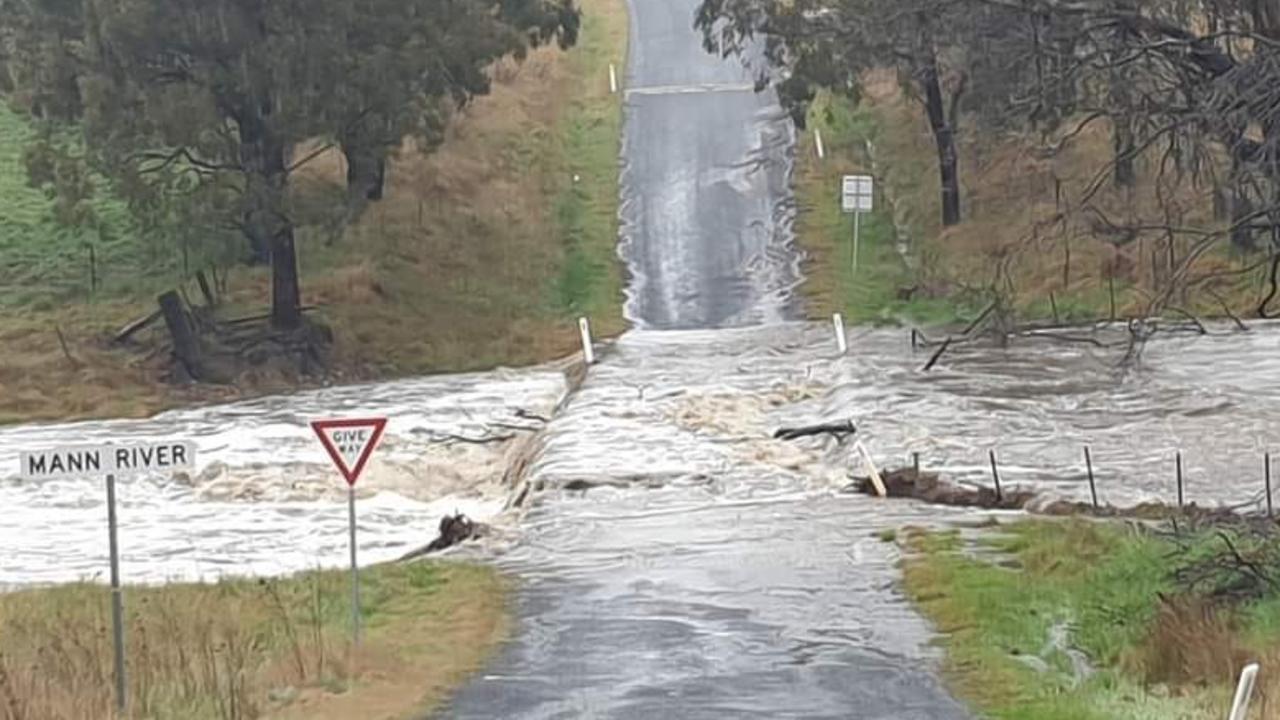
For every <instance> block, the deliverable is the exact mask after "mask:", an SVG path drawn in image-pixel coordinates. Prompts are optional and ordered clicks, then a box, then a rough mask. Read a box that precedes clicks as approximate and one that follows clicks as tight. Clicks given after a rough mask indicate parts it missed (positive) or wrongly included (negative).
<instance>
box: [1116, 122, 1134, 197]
mask: <svg viewBox="0 0 1280 720" xmlns="http://www.w3.org/2000/svg"><path fill="white" fill-rule="evenodd" d="M1111 122H1112V124H1113V126H1112V128H1111V147H1112V151H1113V152H1114V158H1115V159H1114V162H1115V174H1114V175H1113V179H1114V180H1115V184H1116V187H1122V188H1129V187H1133V186H1134V185H1136V184H1137V183H1138V171H1137V170H1136V169H1135V167H1134V159H1133V154H1134V141H1133V130H1132V129H1131V128H1130V127H1129V119H1128V118H1127V117H1118V118H1112V121H1111Z"/></svg>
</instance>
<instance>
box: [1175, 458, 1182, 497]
mask: <svg viewBox="0 0 1280 720" xmlns="http://www.w3.org/2000/svg"><path fill="white" fill-rule="evenodd" d="M1175 462H1176V464H1177V472H1178V509H1179V510H1181V509H1182V451H1181V450H1179V451H1178V455H1177V458H1176V460H1175Z"/></svg>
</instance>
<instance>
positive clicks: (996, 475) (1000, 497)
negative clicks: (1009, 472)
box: [987, 448, 1004, 503]
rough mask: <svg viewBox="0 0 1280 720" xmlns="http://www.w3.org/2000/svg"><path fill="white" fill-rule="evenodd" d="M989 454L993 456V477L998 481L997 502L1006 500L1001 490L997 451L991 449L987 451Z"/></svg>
mask: <svg viewBox="0 0 1280 720" xmlns="http://www.w3.org/2000/svg"><path fill="white" fill-rule="evenodd" d="M987 455H988V456H989V457H990V458H991V479H992V480H994V481H995V483H996V502H997V503H998V502H1001V501H1003V500H1004V493H1002V492H1001V491H1000V470H999V469H998V468H997V467H996V451H995V449H994V448H993V449H991V450H988V451H987Z"/></svg>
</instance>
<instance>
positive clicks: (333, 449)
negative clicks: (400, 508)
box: [311, 418, 387, 645]
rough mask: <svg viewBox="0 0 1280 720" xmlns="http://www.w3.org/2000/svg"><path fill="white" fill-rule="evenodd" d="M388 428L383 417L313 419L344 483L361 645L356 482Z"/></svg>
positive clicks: (354, 621) (354, 615)
mask: <svg viewBox="0 0 1280 720" xmlns="http://www.w3.org/2000/svg"><path fill="white" fill-rule="evenodd" d="M386 428H387V419H386V418H369V419H364V420H316V421H314V422H312V423H311V429H312V430H314V431H315V433H316V435H317V436H318V437H319V438H320V444H321V445H323V446H324V449H325V450H326V451H328V453H329V458H330V459H331V460H333V464H334V465H335V466H337V468H338V472H340V473H342V477H343V479H345V480H346V481H347V522H348V524H349V528H350V534H351V537H350V540H349V542H350V543H351V637H352V639H353V642H354V644H355V645H359V644H360V566H359V565H358V564H357V563H356V480H358V479H359V478H360V473H362V472H364V466H365V463H367V462H369V456H370V455H372V454H373V448H374V447H375V446H377V444H378V441H379V440H380V439H382V431H383V430H386Z"/></svg>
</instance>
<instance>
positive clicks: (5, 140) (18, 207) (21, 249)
mask: <svg viewBox="0 0 1280 720" xmlns="http://www.w3.org/2000/svg"><path fill="white" fill-rule="evenodd" d="M35 139H36V133H35V131H34V130H33V129H32V128H31V126H30V125H29V124H28V123H27V122H26V120H24V119H23V118H22V117H20V116H18V115H17V114H15V113H13V112H12V111H11V110H9V109H8V108H7V107H5V106H4V104H3V103H0V310H3V311H5V312H8V311H11V310H12V309H13V308H17V307H23V306H31V307H35V308H43V309H51V308H53V307H55V306H56V305H58V304H59V303H62V302H65V301H67V300H73V301H85V300H88V299H90V298H91V291H92V284H91V278H90V254H89V248H90V246H92V248H93V251H94V260H95V264H96V271H97V275H98V278H97V281H98V289H97V294H98V296H108V297H110V296H118V295H120V294H121V293H124V292H127V291H128V289H129V288H130V287H131V286H133V285H134V284H136V283H137V281H138V277H139V275H140V274H145V272H144V270H143V268H144V266H145V265H146V264H147V263H146V260H147V259H148V258H147V253H148V251H154V248H147V247H145V246H144V245H143V244H142V243H141V242H140V241H138V240H137V239H136V236H135V234H134V233H133V232H131V224H130V222H129V218H128V210H127V208H125V207H124V205H123V204H122V203H120V202H118V201H116V200H114V199H112V198H111V197H110V195H109V193H99V197H98V198H97V199H96V200H95V201H93V203H92V205H93V209H94V212H95V214H96V215H97V216H98V218H99V219H100V221H101V232H100V233H96V232H93V231H89V230H83V231H81V230H73V229H68V228H64V227H61V226H59V225H58V223H57V222H56V221H55V219H54V203H53V201H52V200H51V199H50V198H49V197H48V196H47V195H46V194H45V192H44V191H43V190H42V189H39V188H35V187H31V186H30V184H29V183H28V180H27V171H26V165H25V164H24V162H23V153H24V151H25V149H26V148H27V147H28V145H29V144H30V143H31V142H33V141H34V140H35ZM95 184H96V185H99V186H102V185H103V181H102V180H101V179H96V180H95ZM150 259H151V260H153V261H155V262H153V263H152V264H153V265H156V266H161V265H162V263H160V262H159V261H156V260H155V258H150ZM165 269H167V266H166V267H165Z"/></svg>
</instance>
